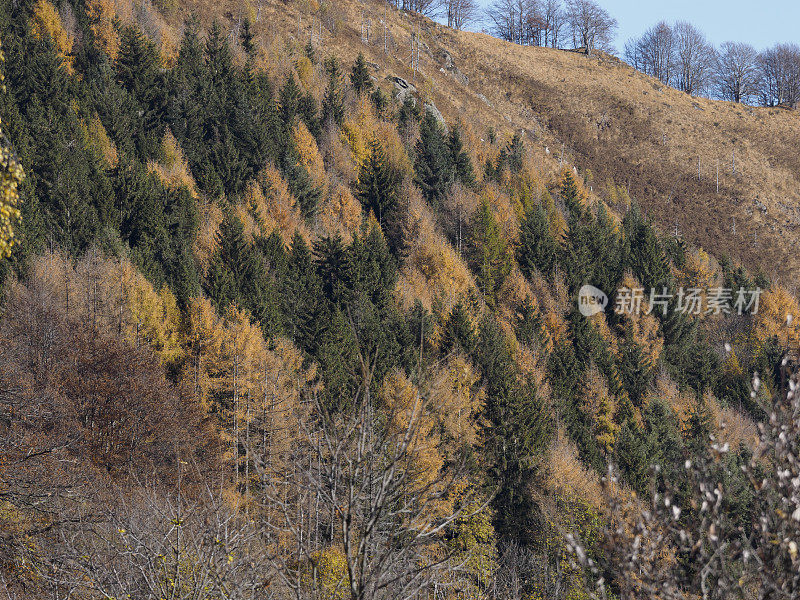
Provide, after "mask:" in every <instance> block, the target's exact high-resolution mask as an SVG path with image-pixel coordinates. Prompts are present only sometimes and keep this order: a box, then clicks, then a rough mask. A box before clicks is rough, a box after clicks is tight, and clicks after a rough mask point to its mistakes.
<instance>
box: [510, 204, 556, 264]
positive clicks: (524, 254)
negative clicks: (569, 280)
mask: <svg viewBox="0 0 800 600" xmlns="http://www.w3.org/2000/svg"><path fill="white" fill-rule="evenodd" d="M559 250H560V249H559V246H558V244H557V243H556V241H555V240H554V239H553V236H552V235H550V224H549V222H548V220H547V213H546V212H545V210H544V208H543V207H542V206H541V205H540V204H531V205H529V206H528V208H527V209H526V210H525V214H524V215H523V216H522V221H521V223H520V226H519V245H518V246H517V262H519V267H520V270H521V271H522V274H523V275H525V276H526V277H531V276H532V275H533V273H534V271H537V270H538V271H540V272H542V273H544V274H545V275H548V274H550V273H552V271H553V268H554V267H555V265H556V260H557V258H558V254H559Z"/></svg>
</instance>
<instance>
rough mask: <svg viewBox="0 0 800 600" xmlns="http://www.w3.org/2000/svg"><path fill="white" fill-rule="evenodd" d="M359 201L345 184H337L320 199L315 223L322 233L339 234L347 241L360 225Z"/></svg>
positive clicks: (360, 210)
mask: <svg viewBox="0 0 800 600" xmlns="http://www.w3.org/2000/svg"><path fill="white" fill-rule="evenodd" d="M361 220H362V209H361V202H359V201H358V200H356V198H355V197H354V196H353V193H352V192H351V191H350V188H348V187H347V186H345V185H342V184H337V185H336V187H335V188H334V189H333V190H331V192H330V193H329V194H327V196H326V197H325V198H324V199H323V200H322V202H321V203H320V206H319V208H318V210H317V225H318V226H319V227H320V228H321V229H322V232H323V234H324V235H328V236H333V235H336V234H339V235H341V236H342V239H344V240H345V241H349V240H350V239H351V238H352V235H353V234H354V233H355V232H356V231H358V229H359V227H360V226H361Z"/></svg>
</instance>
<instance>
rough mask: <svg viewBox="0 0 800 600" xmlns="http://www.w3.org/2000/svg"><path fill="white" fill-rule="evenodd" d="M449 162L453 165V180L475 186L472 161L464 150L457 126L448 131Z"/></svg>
mask: <svg viewBox="0 0 800 600" xmlns="http://www.w3.org/2000/svg"><path fill="white" fill-rule="evenodd" d="M448 143H449V146H450V160H451V161H452V163H453V169H454V172H455V178H456V179H457V180H458V181H459V182H461V184H462V185H465V186H467V187H473V186H474V185H475V183H476V182H475V171H474V170H473V168H472V160H470V158H469V154H467V153H466V151H465V150H464V142H462V141H461V131H460V129H459V127H458V126H457V125H454V126H453V127H452V128H451V129H450V138H449V140H448Z"/></svg>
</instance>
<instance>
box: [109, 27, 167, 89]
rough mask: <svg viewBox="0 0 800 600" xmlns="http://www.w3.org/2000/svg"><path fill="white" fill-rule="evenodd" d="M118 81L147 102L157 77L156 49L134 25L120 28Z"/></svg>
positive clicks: (117, 64)
mask: <svg viewBox="0 0 800 600" xmlns="http://www.w3.org/2000/svg"><path fill="white" fill-rule="evenodd" d="M116 67H117V77H118V78H119V82H120V83H121V84H122V85H123V86H124V87H125V89H126V90H128V91H129V92H130V93H131V94H133V96H134V97H135V98H136V99H137V100H138V101H139V102H142V103H148V102H149V101H150V99H151V97H152V95H153V94H154V92H155V84H156V80H157V78H158V72H159V65H158V51H157V50H156V48H155V46H154V45H153V43H152V42H151V41H150V40H149V39H148V38H147V36H145V35H144V33H142V30H141V29H139V28H138V27H137V26H135V25H129V26H127V27H125V28H124V29H123V30H122V36H121V38H120V47H119V56H118V57H117V63H116Z"/></svg>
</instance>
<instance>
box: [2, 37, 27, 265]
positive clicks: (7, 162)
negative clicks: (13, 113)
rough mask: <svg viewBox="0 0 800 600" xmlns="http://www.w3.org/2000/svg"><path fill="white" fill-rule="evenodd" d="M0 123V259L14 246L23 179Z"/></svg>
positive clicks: (20, 167)
mask: <svg viewBox="0 0 800 600" xmlns="http://www.w3.org/2000/svg"><path fill="white" fill-rule="evenodd" d="M4 61H5V57H4V56H3V50H2V47H1V46H0V92H5V83H4V81H5V72H4V71H3V62H4ZM2 126H3V123H2V121H0V258H4V257H6V256H8V255H9V254H11V249H12V248H13V246H14V227H15V225H16V224H17V223H18V222H19V220H20V219H21V218H22V213H21V212H20V210H19V207H18V204H19V192H18V188H19V185H20V184H21V183H22V180H23V179H24V178H25V173H24V172H23V170H22V165H20V164H19V162H18V161H17V158H16V156H15V155H14V149H13V148H12V147H11V145H10V144H9V143H8V142H7V141H6V139H5V136H4V135H3V128H2Z"/></svg>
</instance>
